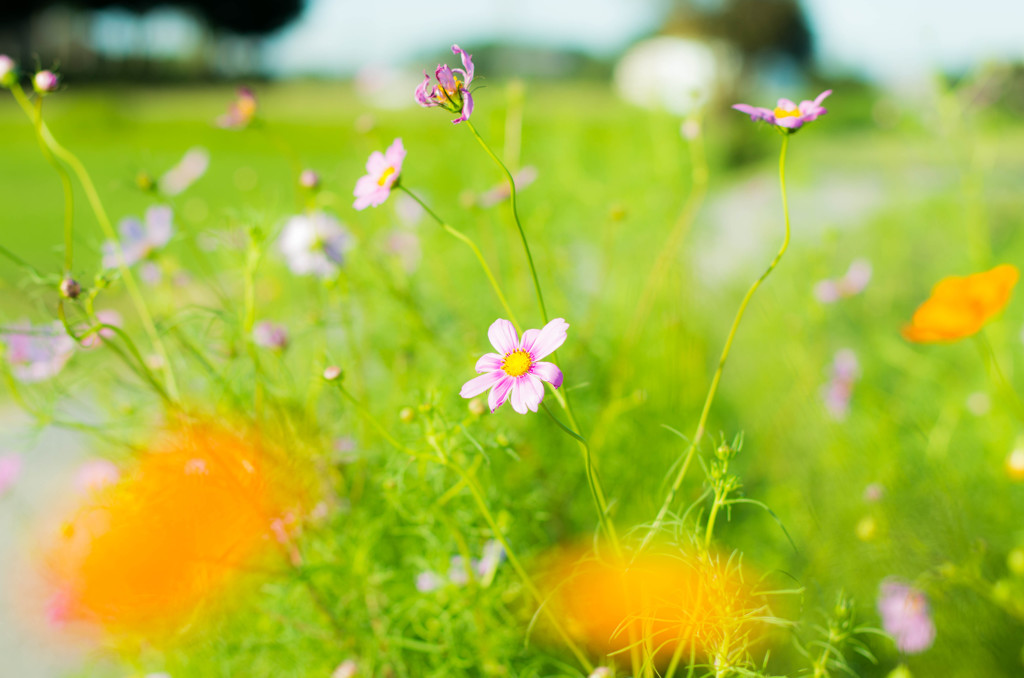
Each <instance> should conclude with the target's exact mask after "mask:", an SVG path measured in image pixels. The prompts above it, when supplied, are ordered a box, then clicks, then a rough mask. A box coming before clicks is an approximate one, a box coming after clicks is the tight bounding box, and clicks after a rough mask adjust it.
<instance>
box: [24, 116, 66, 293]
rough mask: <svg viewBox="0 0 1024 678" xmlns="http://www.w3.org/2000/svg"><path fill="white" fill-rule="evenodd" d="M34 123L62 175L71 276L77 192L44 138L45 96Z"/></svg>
mask: <svg viewBox="0 0 1024 678" xmlns="http://www.w3.org/2000/svg"><path fill="white" fill-rule="evenodd" d="M32 123H33V124H32V127H33V128H34V129H35V132H36V140H37V141H38V142H39V149H40V151H42V153H43V157H44V158H46V161H47V162H48V163H50V165H51V166H52V167H53V169H54V170H55V171H56V172H57V176H58V177H60V185H61V189H62V190H63V191H64V274H65V275H68V276H70V275H71V267H72V264H73V260H74V240H73V236H74V229H75V225H74V221H75V194H74V190H73V189H72V186H71V177H70V176H69V175H68V172H67V170H66V169H64V166H63V165H61V164H60V162H59V161H58V160H57V158H55V157H53V153H51V152H50V148H49V146H47V145H46V139H44V138H43V130H42V124H43V97H39V98H38V99H36V105H35V115H34V116H33V120H32Z"/></svg>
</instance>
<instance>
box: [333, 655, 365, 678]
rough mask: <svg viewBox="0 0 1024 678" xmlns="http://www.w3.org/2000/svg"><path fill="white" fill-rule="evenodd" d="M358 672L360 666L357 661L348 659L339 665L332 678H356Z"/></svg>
mask: <svg viewBox="0 0 1024 678" xmlns="http://www.w3.org/2000/svg"><path fill="white" fill-rule="evenodd" d="M358 670H359V665H358V664H356V663H355V661H353V660H352V659H346V660H345V661H343V662H341V664H339V665H338V668H336V669H334V673H332V674H331V678H354V677H355V675H356V672H357V671H358Z"/></svg>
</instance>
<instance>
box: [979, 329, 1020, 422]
mask: <svg viewBox="0 0 1024 678" xmlns="http://www.w3.org/2000/svg"><path fill="white" fill-rule="evenodd" d="M975 336H977V337H978V349H979V350H980V351H981V357H982V360H984V361H986V362H987V363H988V364H989V367H990V370H989V376H990V378H991V377H992V376H993V375H994V377H995V378H993V379H992V381H993V382H995V386H996V388H1000V387H1001V389H1002V391H1003V395H1004V397H1005V399H1006V400H1007V401H1009V402H1010V403H1011V406H1012V409H1013V413H1014V415H1016V416H1017V418H1018V419H1020V420H1021V421H1022V422H1024V402H1021V399H1020V396H1019V395H1018V394H1017V391H1016V389H1014V388H1013V385H1012V384H1011V383H1010V380H1009V379H1007V377H1006V373H1005V372H1003V368H1002V367H1000V366H999V359H998V358H997V357H996V351H995V349H994V348H992V344H991V343H990V342H989V340H988V337H987V336H985V334H984V333H983V332H980V333H978V334H977V335H975Z"/></svg>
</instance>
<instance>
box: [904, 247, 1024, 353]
mask: <svg viewBox="0 0 1024 678" xmlns="http://www.w3.org/2000/svg"><path fill="white" fill-rule="evenodd" d="M1018 277H1020V273H1019V272H1018V271H1017V267H1016V266H1013V265H1011V264H1002V265H1001V266H996V267H995V268H993V269H992V270H991V271H985V272H984V273H975V274H974V275H968V276H963V277H961V276H950V277H948V278H943V279H942V280H940V281H939V282H938V284H937V285H935V287H934V288H932V294H931V296H930V297H928V300H927V301H925V302H924V303H923V304H921V305H920V306H919V307H918V308H917V310H916V311H914V316H913V318H911V320H910V324H908V325H906V326H905V327H904V328H903V336H904V338H905V339H907V340H908V341H913V342H917V343H921V344H929V343H936V342H943V341H956V340H958V339H963V338H964V337H969V336H971V335H972V334H975V333H976V332H978V330H980V329H981V328H982V327H984V325H985V323H987V322H988V321H989V320H991V319H992V317H993V316H994V315H996V314H997V313H999V312H1000V311H1002V310H1003V308H1004V307H1005V306H1006V304H1007V302H1009V301H1010V294H1011V293H1012V292H1013V287H1014V285H1016V284H1017V278H1018Z"/></svg>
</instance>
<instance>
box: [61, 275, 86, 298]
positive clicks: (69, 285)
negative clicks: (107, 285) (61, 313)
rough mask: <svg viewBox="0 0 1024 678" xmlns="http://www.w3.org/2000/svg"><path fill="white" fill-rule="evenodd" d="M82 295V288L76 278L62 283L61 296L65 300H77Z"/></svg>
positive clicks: (67, 279)
mask: <svg viewBox="0 0 1024 678" xmlns="http://www.w3.org/2000/svg"><path fill="white" fill-rule="evenodd" d="M81 293H82V286H81V285H79V284H78V281H77V280H75V279H74V278H64V279H63V280H61V281H60V294H61V296H62V297H64V298H65V299H77V298H78V295H80V294H81Z"/></svg>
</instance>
